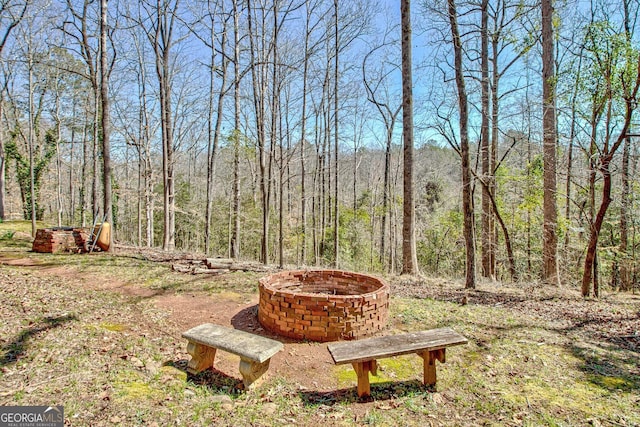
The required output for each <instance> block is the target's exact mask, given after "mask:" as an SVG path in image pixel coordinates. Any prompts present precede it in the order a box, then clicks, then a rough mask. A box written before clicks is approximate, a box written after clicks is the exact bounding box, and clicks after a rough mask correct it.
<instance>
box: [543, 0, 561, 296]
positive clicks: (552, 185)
mask: <svg viewBox="0 0 640 427" xmlns="http://www.w3.org/2000/svg"><path fill="white" fill-rule="evenodd" d="M541 10H542V130H543V152H544V209H543V212H544V224H543V239H542V241H543V246H542V258H543V259H542V279H543V280H545V281H547V282H549V283H556V284H558V282H559V277H558V265H557V245H558V235H557V227H558V208H557V204H556V191H557V188H556V150H557V140H558V136H557V133H558V130H557V127H556V126H557V125H556V90H555V78H556V73H555V61H554V49H555V42H554V37H553V34H554V31H553V15H554V9H553V0H542V2H541Z"/></svg>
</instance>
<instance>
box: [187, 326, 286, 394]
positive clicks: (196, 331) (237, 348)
mask: <svg viewBox="0 0 640 427" xmlns="http://www.w3.org/2000/svg"><path fill="white" fill-rule="evenodd" d="M182 337H183V338H186V339H187V340H188V341H189V344H188V345H187V352H188V353H189V354H190V355H191V360H190V361H189V364H188V366H187V371H189V372H190V373H192V374H197V373H198V372H201V371H203V370H205V369H209V368H211V367H213V362H214V360H215V357H216V350H224V351H226V352H229V353H233V354H236V355H238V356H240V373H241V374H242V380H243V382H244V386H245V388H249V386H251V384H253V383H254V382H255V381H256V380H257V379H258V378H260V376H262V374H264V373H265V372H267V369H269V361H270V360H271V356H273V355H274V354H276V353H277V352H279V351H280V350H281V349H282V347H283V345H282V343H281V342H279V341H275V340H272V339H269V338H265V337H261V336H259V335H254V334H250V333H248V332H244V331H240V330H237V329H231V328H226V327H224V326H219V325H214V324H212V323H205V324H202V325H200V326H196V327H195V328H192V329H189V330H188V331H186V332H185V333H183V334H182Z"/></svg>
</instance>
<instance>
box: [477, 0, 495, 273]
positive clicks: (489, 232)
mask: <svg viewBox="0 0 640 427" xmlns="http://www.w3.org/2000/svg"><path fill="white" fill-rule="evenodd" d="M488 7H489V0H482V2H481V16H482V18H481V29H480V39H481V49H480V60H481V82H480V83H481V88H482V94H481V97H480V98H481V104H482V107H481V110H482V111H481V112H482V123H481V126H480V134H481V135H480V157H481V165H482V178H481V179H482V180H483V181H484V182H485V183H489V180H490V176H491V174H492V171H491V159H490V154H491V153H490V146H489V138H490V133H489V131H490V129H489V126H490V124H489V92H490V89H489V34H488V22H489V12H488ZM490 198H491V194H490V186H489V185H483V186H482V237H481V241H482V276H483V277H486V278H490V279H495V277H494V276H493V268H492V258H493V256H492V255H493V247H494V243H493V236H494V230H493V229H492V221H491V219H492V212H491V200H490Z"/></svg>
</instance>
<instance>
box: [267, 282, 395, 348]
mask: <svg viewBox="0 0 640 427" xmlns="http://www.w3.org/2000/svg"><path fill="white" fill-rule="evenodd" d="M388 309H389V285H387V284H386V283H385V282H383V281H382V280H380V279H377V278H375V277H372V276H367V275H364V274H357V273H351V272H346V271H337V270H300V271H284V272H280V273H276V274H272V275H270V276H266V277H263V278H261V279H260V305H259V308H258V320H259V321H260V323H261V324H262V326H263V327H265V328H266V329H268V330H270V331H272V332H275V333H277V334H280V335H284V336H287V337H290V338H296V339H308V340H312V341H336V340H341V339H347V340H349V339H358V338H361V337H364V336H367V335H371V334H373V333H375V332H377V331H379V330H381V329H382V328H384V326H385V325H386V323H387V318H388Z"/></svg>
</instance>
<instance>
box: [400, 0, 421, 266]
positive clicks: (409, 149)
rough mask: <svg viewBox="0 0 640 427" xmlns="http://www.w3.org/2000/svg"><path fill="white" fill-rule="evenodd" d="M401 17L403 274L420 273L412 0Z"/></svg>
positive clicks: (403, 7)
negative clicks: (417, 227)
mask: <svg viewBox="0 0 640 427" xmlns="http://www.w3.org/2000/svg"><path fill="white" fill-rule="evenodd" d="M400 9H401V10H400V14H401V16H402V18H401V20H402V136H403V142H404V147H403V155H404V169H403V173H402V176H403V206H402V274H416V273H418V256H417V253H416V236H415V203H414V201H413V74H412V58H411V2H410V0H401V2H400Z"/></svg>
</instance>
